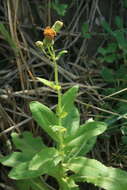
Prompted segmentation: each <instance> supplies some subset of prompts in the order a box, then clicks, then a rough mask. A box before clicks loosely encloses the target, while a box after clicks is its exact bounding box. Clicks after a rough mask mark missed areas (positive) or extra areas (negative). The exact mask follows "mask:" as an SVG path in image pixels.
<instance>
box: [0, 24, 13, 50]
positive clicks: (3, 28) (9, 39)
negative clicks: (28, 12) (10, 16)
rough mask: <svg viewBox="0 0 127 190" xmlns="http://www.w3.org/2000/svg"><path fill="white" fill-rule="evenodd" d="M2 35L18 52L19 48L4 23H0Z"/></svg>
mask: <svg viewBox="0 0 127 190" xmlns="http://www.w3.org/2000/svg"><path fill="white" fill-rule="evenodd" d="M0 33H1V34H2V35H3V37H4V39H5V40H6V41H7V42H8V43H9V45H10V46H11V47H12V48H13V49H14V51H15V52H17V47H16V44H15V42H14V41H13V40H12V37H11V35H10V34H9V32H8V30H7V29H6V27H5V26H4V24H3V23H0Z"/></svg>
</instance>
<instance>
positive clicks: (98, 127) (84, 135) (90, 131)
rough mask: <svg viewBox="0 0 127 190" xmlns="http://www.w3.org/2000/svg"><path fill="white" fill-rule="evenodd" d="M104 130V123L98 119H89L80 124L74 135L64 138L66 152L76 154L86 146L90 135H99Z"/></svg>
mask: <svg viewBox="0 0 127 190" xmlns="http://www.w3.org/2000/svg"><path fill="white" fill-rule="evenodd" d="M105 130H106V124H105V123H103V122H98V121H90V122H87V123H85V124H84V125H81V126H80V128H79V129H78V131H77V133H76V135H74V136H70V137H68V138H66V139H65V142H64V143H65V152H66V154H69V155H71V154H74V155H78V154H79V153H80V152H81V150H82V149H84V150H85V146H86V148H87V142H88V140H89V139H91V138H92V137H95V136H97V135H100V134H101V133H103V132H104V131H105Z"/></svg>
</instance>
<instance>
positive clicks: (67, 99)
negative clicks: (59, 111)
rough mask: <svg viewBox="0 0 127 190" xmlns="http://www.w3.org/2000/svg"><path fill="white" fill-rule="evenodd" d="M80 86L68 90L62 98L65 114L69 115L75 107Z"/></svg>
mask: <svg viewBox="0 0 127 190" xmlns="http://www.w3.org/2000/svg"><path fill="white" fill-rule="evenodd" d="M78 88H79V87H78V86H77V85H76V86H73V87H72V88H70V89H69V90H67V91H66V92H65V93H64V94H63V96H62V108H63V111H64V112H67V113H69V112H70V111H71V108H72V106H73V105H74V101H75V98H76V96H77V92H78Z"/></svg>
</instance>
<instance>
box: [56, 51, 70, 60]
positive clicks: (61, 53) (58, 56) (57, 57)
mask: <svg viewBox="0 0 127 190" xmlns="http://www.w3.org/2000/svg"><path fill="white" fill-rule="evenodd" d="M67 52H68V51H67V50H62V51H60V52H59V53H58V54H57V56H56V60H59V59H60V57H61V56H62V55H64V54H65V53H67Z"/></svg>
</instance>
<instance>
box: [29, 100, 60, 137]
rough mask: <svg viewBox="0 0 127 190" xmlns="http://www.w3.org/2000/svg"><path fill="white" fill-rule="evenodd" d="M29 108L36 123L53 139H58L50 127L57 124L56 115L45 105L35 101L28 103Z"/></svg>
mask: <svg viewBox="0 0 127 190" xmlns="http://www.w3.org/2000/svg"><path fill="white" fill-rule="evenodd" d="M30 110H31V112H32V116H33V118H34V119H35V121H36V122H37V123H38V125H40V127H42V129H43V130H44V131H45V132H46V133H47V134H48V135H49V136H50V137H52V138H53V140H55V141H58V136H57V134H56V133H55V132H54V131H53V130H52V127H51V126H53V125H57V118H56V115H55V114H54V113H53V112H52V111H51V110H50V109H49V108H48V107H47V106H45V105H43V104H41V103H39V102H37V101H33V102H31V103H30Z"/></svg>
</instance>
